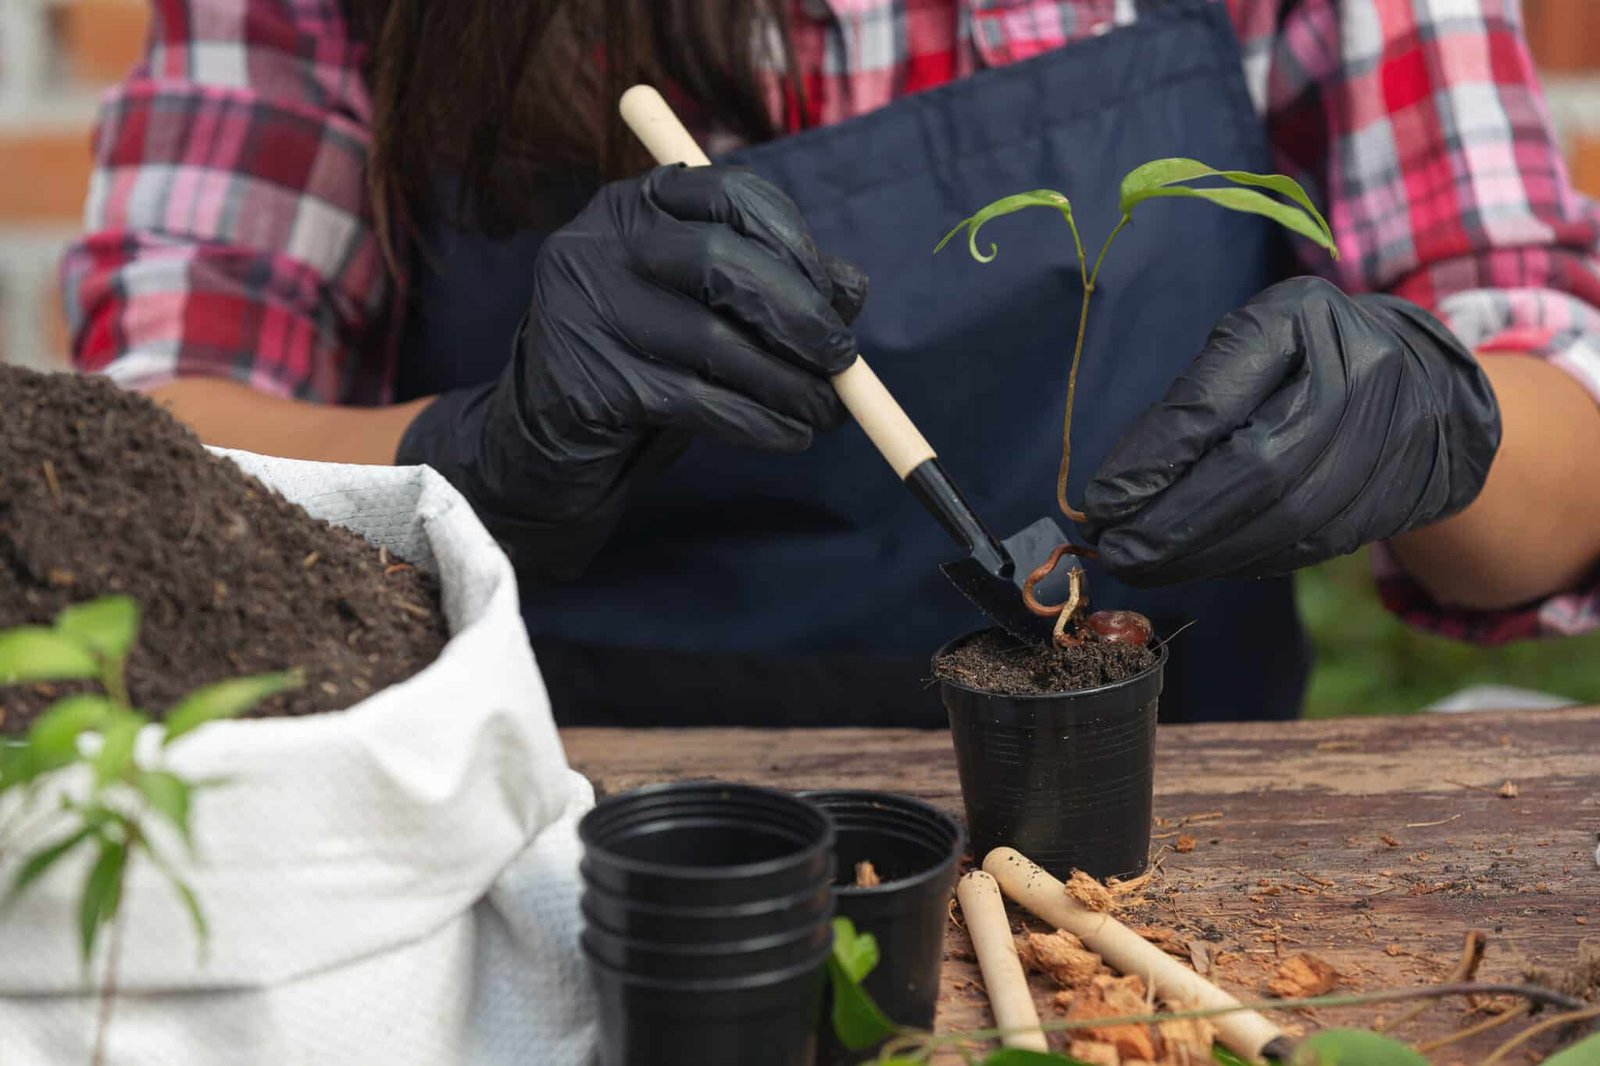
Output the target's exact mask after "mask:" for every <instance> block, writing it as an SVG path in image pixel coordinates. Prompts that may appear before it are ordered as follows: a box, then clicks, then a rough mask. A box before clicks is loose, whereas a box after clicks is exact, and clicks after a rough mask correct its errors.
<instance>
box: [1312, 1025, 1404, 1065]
mask: <svg viewBox="0 0 1600 1066" xmlns="http://www.w3.org/2000/svg"><path fill="white" fill-rule="evenodd" d="M1289 1064H1290V1066H1428V1060H1427V1059H1425V1058H1423V1057H1422V1056H1421V1055H1419V1054H1417V1053H1416V1052H1415V1051H1413V1050H1411V1049H1410V1048H1409V1047H1407V1046H1406V1045H1404V1044H1402V1043H1400V1041H1398V1040H1395V1039H1392V1038H1391V1037H1387V1036H1382V1035H1380V1034H1378V1033H1372V1032H1368V1031H1367V1030H1365V1029H1324V1030H1323V1031H1322V1032H1320V1033H1313V1034H1312V1035H1310V1036H1308V1037H1306V1038H1305V1039H1304V1040H1302V1041H1300V1042H1299V1043H1298V1044H1296V1045H1295V1049H1294V1054H1293V1055H1291V1056H1290V1058H1289Z"/></svg>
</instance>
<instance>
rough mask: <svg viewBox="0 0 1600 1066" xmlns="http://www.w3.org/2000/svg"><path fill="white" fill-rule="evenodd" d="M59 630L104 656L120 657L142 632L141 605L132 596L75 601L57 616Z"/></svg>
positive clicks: (125, 654) (129, 648) (123, 655)
mask: <svg viewBox="0 0 1600 1066" xmlns="http://www.w3.org/2000/svg"><path fill="white" fill-rule="evenodd" d="M56 631H57V632H59V633H61V634H62V635H63V636H66V637H70V638H71V639H73V640H75V641H77V642H78V643H79V644H80V645H81V646H83V647H84V648H87V649H88V650H89V651H90V652H91V653H93V654H94V655H97V656H99V657H100V658H101V659H107V660H111V661H120V660H122V659H125V658H127V656H128V652H129V651H131V650H133V642H134V641H135V640H136V639H137V638H138V636H139V605H138V604H137V603H135V602H134V601H133V599H132V597H129V596H108V597H106V598H105V599H103V600H91V601H89V602H88V603H79V604H74V605H73V606H71V607H68V608H66V609H65V610H63V611H62V612H61V613H60V614H59V615H57V616H56Z"/></svg>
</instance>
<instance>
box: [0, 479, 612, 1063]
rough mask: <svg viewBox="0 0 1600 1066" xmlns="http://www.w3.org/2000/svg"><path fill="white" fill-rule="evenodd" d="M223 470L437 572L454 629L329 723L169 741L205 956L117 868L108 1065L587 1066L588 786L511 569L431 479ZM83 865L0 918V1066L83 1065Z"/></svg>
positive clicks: (88, 1029)
mask: <svg viewBox="0 0 1600 1066" xmlns="http://www.w3.org/2000/svg"><path fill="white" fill-rule="evenodd" d="M224 454H228V455H229V456H230V457H231V458H233V459H234V460H235V461H236V462H238V464H239V465H240V466H242V467H243V468H244V469H245V470H246V471H248V472H249V473H251V474H254V475H255V476H256V477H258V478H260V479H261V480H262V481H264V482H265V483H267V484H268V485H270V486H272V487H274V488H276V489H278V490H279V491H280V492H282V493H283V494H284V495H285V496H287V497H288V498H290V499H292V500H294V501H296V502H298V503H300V504H301V505H302V506H304V507H305V508H306V509H307V510H308V511H310V512H311V513H312V514H313V515H315V516H317V517H319V518H326V519H328V520H330V521H333V522H336V523H338V524H340V525H344V526H348V527H349V528H351V529H354V530H356V531H358V532H360V533H363V534H365V535H366V536H367V537H369V538H370V539H372V540H373V541H375V542H377V543H379V544H382V545H384V546H386V547H387V548H388V549H389V550H390V551H391V552H393V553H395V554H396V555H399V556H402V557H404V558H406V559H409V560H411V561H414V562H416V563H418V564H419V565H422V566H425V567H428V568H431V569H434V570H435V571H436V572H437V573H438V574H439V577H440V579H441V583H442V587H443V591H444V607H445V611H446V614H447V615H448V618H449V622H450V629H451V633H452V637H451V640H450V643H449V644H448V646H446V648H445V649H444V652H443V653H442V654H441V655H440V657H439V659H438V660H437V661H436V662H434V663H433V664H432V665H431V666H429V667H428V668H427V669H425V670H423V671H422V672H421V673H420V674H418V675H416V676H415V677H413V678H411V679H410V680H408V681H406V682H404V683H402V684H399V685H396V686H394V687H392V688H389V689H387V690H386V691H383V692H380V693H378V694H376V695H374V696H373V697H371V698H370V699H367V700H365V701H363V702H362V703H360V704H358V705H356V706H355V707H353V708H351V709H349V710H347V711H344V712H342V713H336V714H324V715H313V716H309V717H305V718H277V719H260V720H244V721H229V722H218V723H215V724H212V725H209V726H207V727H206V728H204V729H203V730H201V731H199V732H197V733H195V734H194V735H193V736H192V737H189V738H186V739H185V740H184V741H183V742H182V743H181V744H179V745H177V746H175V747H174V749H173V751H172V762H173V765H174V768H175V769H176V770H177V771H178V772H180V773H182V774H185V775H189V776H192V777H197V778H203V777H214V776H223V777H226V778H228V779H229V782H230V783H229V784H227V785H226V786H223V787H218V788H216V789H212V790H207V791H206V792H204V793H202V794H201V795H200V796H198V797H197V798H196V807H195V817H194V830H195V837H196V840H197V844H198V850H199V858H198V860H197V861H194V862H190V861H188V860H187V859H184V860H183V861H182V862H181V864H180V865H181V872H182V873H183V875H184V876H185V878H187V879H188V880H189V882H190V883H191V884H192V885H193V886H194V888H195V890H196V893H197V894H198V896H199V897H200V900H201V903H202V906H203V907H204V908H205V912H206V916H207V918H208V920H209V923H210V926H211V939H210V951H209V954H208V955H207V957H206V958H205V959H204V960H201V959H200V958H199V957H198V956H197V952H196V940H195V937H194V935H193V934H192V932H191V930H190V925H189V920H188V917H187V915H186V913H185V912H184V910H183V909H182V907H181V905H180V904H179V902H178V900H177V899H176V897H175V896H174V895H173V893H172V891H171V889H170V888H169V887H168V886H167V885H166V883H165V882H164V881H163V880H162V879H161V878H160V875H159V874H158V873H157V872H156V871H153V870H151V869H150V868H148V866H147V865H144V864H140V865H139V866H137V867H136V868H135V869H134V870H133V872H132V874H131V877H130V881H129V886H128V896H127V899H126V902H125V906H126V908H127V911H126V920H125V933H124V938H123V946H122V966H121V992H120V993H119V995H118V998H117V1002H116V1013H115V1016H114V1018H113V1021H112V1025H111V1030H110V1049H111V1054H110V1056H109V1060H108V1062H109V1063H111V1064H127V1066H133V1064H137V1066H221V1064H226V1066H365V1064H371V1066H406V1064H412V1063H414V1064H417V1066H451V1064H457V1063H459V1064H471V1066H480V1064H482V1066H500V1064H507V1066H511V1064H516V1066H526V1064H539V1066H567V1064H573V1066H576V1064H580V1063H587V1062H588V1061H590V1058H591V1056H592V1051H593V1044H594V1032H593V1020H592V1005H591V1003H590V1002H589V997H588V996H587V994H586V982H585V974H584V971H583V967H582V962H581V956H580V954H579V949H578V943H577V936H578V927H579V915H578V906H577V901H578V877H577V863H578V855H579V849H578V843H577V835H576V823H577V819H578V817H579V816H580V815H581V814H582V813H583V812H584V811H585V810H586V809H588V807H589V806H590V805H591V804H592V803H593V793H592V791H591V790H590V787H589V785H588V783H587V782H586V781H585V780H584V779H583V778H582V777H581V776H579V775H578V774H577V773H575V772H574V771H573V770H571V769H570V768H569V767H568V765H567V762H566V757H565V755H564V753H563V751H562V748H561V742H560V739H559V737H558V735H557V733H556V730H555V725H554V722H553V720H552V719H551V716H550V708H549V703H548V700H547V698H546V695H545V691H544V686H543V683H542V682H541V680H540V678H539V674H538V671H537V669H536V667H535V666H534V661H533V655H532V652H531V651H530V649H529V647H528V640H527V634H526V632H525V630H524V628H523V624H522V618H521V615H520V613H519V610H518V602H517V595H516V586H515V581H514V578H513V576H512V572H511V568H510V565H509V564H508V563H507V561H506V559H505V556H504V555H503V554H501V552H500V551H499V549H498V548H497V547H496V545H495V544H494V542H493V540H492V539H491V538H490V537H489V535H488V533H487V532H485V530H484V529H483V526H482V525H481V524H480V523H479V522H478V520H477V518H476V517H475V516H474V515H473V513H472V509H471V507H470V506H469V505H468V504H467V503H466V501H465V500H464V499H463V498H462V497H461V496H460V495H459V494H457V493H456V492H455V491H454V490H453V489H452V488H451V487H450V486H449V485H448V484H447V483H446V482H445V481H444V480H443V479H442V478H440V477H439V476H438V475H437V474H435V473H433V472H432V471H431V470H427V469H424V468H411V469H391V468H378V467H357V466H338V465H329V464H320V463H301V462H293V461H289V460H281V459H269V458H264V457H261V456H255V455H248V454H240V453H224ZM285 665H291V664H285ZM154 739H155V738H154V736H153V735H152V734H147V735H146V736H145V737H143V738H142V740H144V741H145V742H149V741H152V740H154ZM169 843H170V842H169ZM166 850H167V853H168V854H170V855H172V856H174V857H179V856H182V854H183V852H182V849H181V847H179V846H177V845H176V844H171V846H169V847H168V848H167V849H166ZM85 861H86V860H85ZM15 862H16V859H15V857H13V858H12V859H10V860H9V861H8V862H7V863H5V864H3V865H0V880H4V881H6V882H9V879H10V877H11V876H12V875H13V873H14V870H15ZM84 869H85V866H84V864H83V863H79V862H74V863H69V864H63V865H62V867H61V868H58V869H57V870H55V871H53V872H52V873H51V874H50V875H49V876H48V877H47V878H45V879H44V880H43V881H41V882H40V883H39V884H37V885H36V886H34V889H33V890H32V892H31V893H30V895H28V896H27V897H25V898H24V901H23V902H22V903H20V904H19V905H18V906H17V907H16V908H15V909H14V910H12V911H11V912H9V913H8V914H6V915H5V916H4V917H3V918H0V1066H55V1064H62V1066H84V1064H85V1063H87V1062H88V1061H89V1055H90V1048H91V1044H92V1038H93V1033H94V1028H95V1011H96V1009H97V1002H98V1001H97V997H96V996H95V994H94V993H93V992H92V991H90V990H88V985H87V984H86V980H87V979H86V976H85V973H84V970H83V968H82V966H81V964H80V962H79V959H78V954H77V945H76V940H77V935H76V928H77V925H76V914H77V909H76V908H77V890H78V886H80V885H81V884H82V877H83V873H84ZM104 939H105V938H102V940H104ZM103 946H104V945H102V948H103ZM97 969H98V964H97Z"/></svg>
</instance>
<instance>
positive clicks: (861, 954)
mask: <svg viewBox="0 0 1600 1066" xmlns="http://www.w3.org/2000/svg"><path fill="white" fill-rule="evenodd" d="M877 965H878V941H877V940H876V939H875V938H874V937H873V936H872V934H870V933H857V932H856V927H855V923H854V922H852V921H851V920H850V919H848V918H835V919H834V920H833V953H832V954H831V955H830V956H829V958H828V979H829V981H830V982H831V983H832V985H833V1031H834V1034H835V1035H836V1036H838V1038H839V1043H841V1044H843V1045H844V1046H845V1047H846V1048H848V1049H850V1050H851V1051H860V1050H862V1049H863V1048H869V1047H871V1046H872V1045H874V1044H876V1043H878V1042H879V1041H882V1040H886V1039H888V1038H889V1037H891V1036H893V1035H894V1034H895V1033H896V1032H897V1031H898V1030H897V1029H896V1028H895V1024H894V1023H893V1022H891V1021H890V1020H889V1019H888V1018H887V1017H885V1016H884V1013H883V1011H882V1010H880V1009H879V1008H878V1005H877V1004H876V1003H874V1002H873V1001H872V997H871V996H869V995H867V992H866V990H865V989H863V988H862V987H861V982H862V980H863V979H864V978H865V977H866V976H867V974H869V973H871V972H872V970H873V967H875V966H877Z"/></svg>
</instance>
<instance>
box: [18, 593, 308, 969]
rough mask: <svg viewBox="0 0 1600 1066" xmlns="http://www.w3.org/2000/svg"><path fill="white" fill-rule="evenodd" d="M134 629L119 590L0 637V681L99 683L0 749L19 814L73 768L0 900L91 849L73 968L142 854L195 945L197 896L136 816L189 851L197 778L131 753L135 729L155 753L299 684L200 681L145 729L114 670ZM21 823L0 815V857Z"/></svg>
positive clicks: (120, 666)
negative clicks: (47, 783)
mask: <svg viewBox="0 0 1600 1066" xmlns="http://www.w3.org/2000/svg"><path fill="white" fill-rule="evenodd" d="M138 634H139V608H138V605H137V604H136V603H135V602H134V601H133V600H131V599H129V598H128V597H125V596H115V597H110V598H107V599H101V600H94V601H91V602H89V603H83V604H76V605H74V606H72V607H68V608H67V609H66V610H64V611H62V612H61V613H60V614H59V615H58V616H57V618H56V621H55V625H54V626H53V627H51V628H46V627H42V626H23V627H20V628H17V629H12V630H9V631H7V632H4V633H0V684H14V683H21V682H40V681H80V682H98V683H99V685H100V687H101V689H102V690H103V691H102V692H81V693H75V694H73V695H69V696H64V697H62V698H61V699H59V700H57V701H56V702H55V703H53V704H51V705H50V707H49V708H47V709H46V710H45V712H44V713H43V714H41V715H40V716H39V718H38V719H37V720H36V721H35V722H34V723H33V725H32V727H31V728H30V729H29V730H28V735H27V737H26V738H25V739H24V740H23V741H22V742H21V743H13V742H6V743H4V744H0V798H6V794H7V793H12V796H11V797H10V798H11V799H12V800H13V801H14V812H16V813H19V814H26V813H27V812H28V811H29V809H30V808H31V801H32V800H33V799H34V798H35V796H36V795H37V793H38V792H39V791H40V787H41V785H42V779H43V778H44V777H45V776H46V775H49V774H55V773H64V772H69V771H73V770H80V771H85V773H84V780H85V785H84V789H86V790H87V791H86V794H85V795H83V796H81V798H80V797H77V796H76V795H75V794H74V792H73V787H74V786H73V785H69V786H68V787H66V788H64V789H63V790H62V799H61V806H60V810H58V811H55V812H52V813H51V815H50V817H51V818H53V819H55V820H56V821H57V822H64V823H65V825H63V826H62V827H61V828H60V829H59V830H58V831H57V832H56V834H55V835H54V836H53V837H52V838H51V839H50V841H49V842H48V843H46V844H43V845H40V846H38V847H35V848H33V849H32V850H31V851H29V852H28V853H27V854H26V857H25V858H24V859H23V861H22V864H21V866H20V867H19V868H18V870H17V873H16V875H15V876H14V877H13V879H12V882H11V885H10V887H9V888H8V890H7V893H6V897H5V903H6V904H7V905H9V904H11V903H12V902H14V901H15V900H16V899H17V898H18V897H19V896H21V895H22V894H23V893H24V892H25V891H27V890H28V889H29V888H30V887H32V886H33V885H34V884H36V883H37V882H38V881H39V879H40V878H42V877H43V876H44V875H45V874H46V873H47V872H49V871H50V870H51V869H53V868H55V867H56V866H57V865H58V864H59V863H60V862H61V861H62V860H63V859H65V858H67V857H68V856H70V855H74V854H77V853H78V852H80V851H88V852H91V853H92V854H93V856H94V858H93V861H92V863H90V864H89V868H88V872H87V873H86V875H85V877H84V881H83V888H82V891H81V894H80V899H79V906H78V941H79V946H80V949H81V950H82V953H83V959H84V962H85V964H87V963H88V961H89V960H90V959H91V958H92V957H93V955H94V949H95V945H96V943H97V942H98V939H99V937H100V935H101V933H102V932H104V931H105V929H106V928H107V927H109V926H110V925H111V924H112V923H113V922H115V921H116V919H117V915H118V913H119V911H120V908H121V906H122V902H123V897H124V890H125V887H126V884H127V872H128V869H129V867H130V866H131V865H132V863H133V862H134V861H135V859H137V858H139V857H144V858H147V859H149V860H150V861H151V863H152V864H153V865H154V866H155V867H156V869H157V870H159V871H160V872H161V873H162V874H163V876H165V877H166V879H167V880H168V881H169V882H170V883H171V885H172V888H173V890H174V891H175V892H176V893H177V895H178V897H179V899H180V900H181V901H182V903H183V905H184V908H185V909H186V910H187V911H188V913H189V916H190V919H191V920H192V921H193V923H194V928H195V932H196V935H197V936H198V937H199V939H200V942H201V946H202V948H204V944H205V937H206V923H205V916H204V914H203V913H202V912H201V909H200V902H199V900H198V899H197V898H196V897H195V894H194V890H193V889H192V888H190V886H189V885H188V884H186V883H185V882H184V881H183V879H182V878H181V877H180V876H179V874H178V873H177V871H176V870H175V869H174V868H173V866H172V865H171V864H170V863H169V862H168V861H167V860H166V858H165V856H164V855H162V853H161V851H160V850H159V849H158V848H157V846H156V845H155V843H154V842H152V841H151V839H150V837H149V833H148V826H147V822H146V816H147V815H152V814H153V815H155V816H156V817H157V818H159V819H161V820H162V821H163V822H165V823H166V824H168V825H169V826H171V828H172V829H173V831H174V832H175V833H176V834H177V835H178V837H179V838H181V839H182V840H183V842H184V844H185V846H187V847H190V848H192V847H193V838H192V835H191V832H190V813H191V810H192V806H193V794H194V791H195V790H196V789H197V788H199V787H202V785H203V784H206V782H192V781H187V780H185V779H184V778H182V777H180V776H178V775H177V774H174V773H172V772H171V771H170V770H168V769H166V768H165V767H163V766H161V765H160V764H158V763H154V762H150V763H147V762H146V761H145V760H143V759H141V758H140V756H139V738H140V736H141V735H142V734H143V733H144V732H145V731H146V729H154V730H156V731H158V732H159V733H160V734H161V744H160V747H159V748H158V749H157V750H158V751H165V748H166V746H167V745H168V744H170V743H171V742H172V741H173V740H175V739H177V738H178V737H181V736H184V735H185V734H187V733H189V732H191V731H193V730H194V729H196V728H198V727H199V726H201V725H204V724H205V723H206V722H210V721H215V720H216V719H219V718H227V717H231V716H233V715H237V714H242V713H243V712H245V711H247V710H249V709H250V708H251V707H253V706H254V705H255V704H256V703H258V702H260V701H261V700H263V699H265V698H266V697H268V696H270V695H272V694H274V693H276V692H281V691H283V690H284V689H286V688H291V687H293V686H295V685H298V684H301V683H302V680H303V679H302V676H301V675H300V674H299V673H298V672H293V671H291V672H288V673H280V674H268V675H264V676H261V677H247V678H239V679H236V680H232V681H224V682H221V683H219V684H215V685H209V686H206V687H205V688H202V689H199V690H197V691H195V692H194V693H192V694H191V695H189V696H188V697H186V698H184V699H183V700H180V701H179V702H178V703H177V704H176V705H175V706H174V707H173V708H172V709H171V710H170V711H169V712H168V713H167V715H166V716H165V721H164V722H161V723H156V724H152V722H151V719H150V716H149V715H147V714H145V713H143V712H141V711H139V710H137V709H135V708H134V707H133V706H131V705H130V703H129V700H128V695H127V688H126V685H125V683H124V677H123V674H124V663H125V662H126V660H127V657H128V654H129V652H130V651H132V649H133V646H134V642H135V641H136V640H137V639H138ZM79 791H83V790H82V789H80V790H79ZM29 828H32V829H38V828H40V827H39V826H37V825H36V826H32V827H24V828H23V829H22V830H17V828H16V826H15V825H14V824H13V823H9V822H8V823H6V824H5V825H4V826H0V852H3V851H4V850H6V849H7V848H10V847H19V846H20V845H19V844H18V841H20V840H23V839H25V838H28V837H31V836H37V835H38V834H37V833H30V832H28V829H29ZM8 830H9V831H8Z"/></svg>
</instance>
